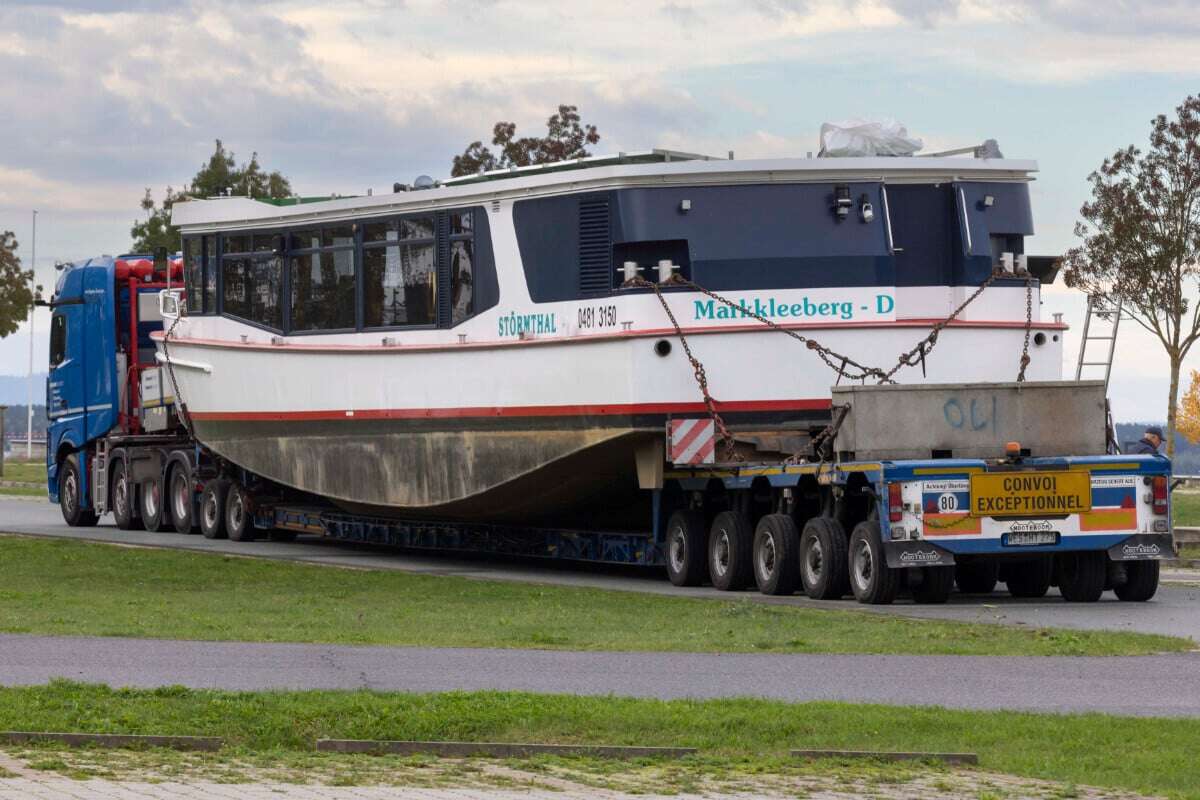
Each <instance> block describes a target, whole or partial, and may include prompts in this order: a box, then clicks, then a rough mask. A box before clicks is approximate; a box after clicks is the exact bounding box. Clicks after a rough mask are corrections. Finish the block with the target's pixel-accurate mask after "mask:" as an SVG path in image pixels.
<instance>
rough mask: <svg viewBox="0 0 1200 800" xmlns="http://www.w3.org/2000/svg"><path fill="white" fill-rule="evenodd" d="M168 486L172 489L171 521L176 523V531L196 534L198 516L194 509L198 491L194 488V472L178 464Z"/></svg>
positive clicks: (172, 471)
mask: <svg viewBox="0 0 1200 800" xmlns="http://www.w3.org/2000/svg"><path fill="white" fill-rule="evenodd" d="M167 485H168V486H170V487H171V521H172V522H174V523H175V530H177V531H179V532H180V533H193V532H195V529H196V520H195V517H196V515H195V513H193V511H192V509H193V507H194V506H195V498H194V497H193V495H194V494H195V493H196V490H195V489H194V488H192V471H191V470H190V469H188V468H187V467H185V466H183V465H182V464H176V465H175V469H173V470H171V479H170V482H169V483H168V484H167Z"/></svg>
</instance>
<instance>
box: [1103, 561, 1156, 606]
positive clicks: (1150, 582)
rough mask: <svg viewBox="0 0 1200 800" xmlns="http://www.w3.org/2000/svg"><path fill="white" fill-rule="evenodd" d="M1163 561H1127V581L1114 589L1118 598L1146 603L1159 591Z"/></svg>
mask: <svg viewBox="0 0 1200 800" xmlns="http://www.w3.org/2000/svg"><path fill="white" fill-rule="evenodd" d="M1161 569H1162V562H1161V561H1126V562H1125V575H1126V580H1125V583H1123V584H1121V585H1120V586H1118V587H1116V588H1115V589H1113V592H1114V593H1115V594H1116V595H1117V597H1118V599H1121V600H1124V601H1126V602H1130V603H1144V602H1145V601H1147V600H1149V599H1150V598H1151V597H1154V595H1155V593H1156V592H1158V575H1159V571H1160V570H1161Z"/></svg>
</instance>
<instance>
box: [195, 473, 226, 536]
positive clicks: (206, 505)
mask: <svg viewBox="0 0 1200 800" xmlns="http://www.w3.org/2000/svg"><path fill="white" fill-rule="evenodd" d="M228 492H229V481H224V480H219V479H218V480H211V481H208V482H207V483H205V484H204V491H202V492H201V493H200V533H201V534H203V535H204V538H205V539H224V538H225V535H226V534H225V495H226V494H228Z"/></svg>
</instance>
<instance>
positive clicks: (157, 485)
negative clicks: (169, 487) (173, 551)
mask: <svg viewBox="0 0 1200 800" xmlns="http://www.w3.org/2000/svg"><path fill="white" fill-rule="evenodd" d="M163 499H164V498H163V488H162V478H161V477H157V476H156V477H154V478H151V479H150V480H148V481H146V482H145V483H143V484H142V492H141V501H142V524H143V525H144V526H146V530H148V531H150V532H151V533H157V532H158V531H161V530H162V529H163V528H165V527H167V525H169V524H170V519H169V518H168V516H167V509H166V508H165V507H164V506H163Z"/></svg>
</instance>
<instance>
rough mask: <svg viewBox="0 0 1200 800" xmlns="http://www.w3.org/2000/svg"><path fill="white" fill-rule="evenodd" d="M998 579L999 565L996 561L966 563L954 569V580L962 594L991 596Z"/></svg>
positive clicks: (957, 565)
mask: <svg viewBox="0 0 1200 800" xmlns="http://www.w3.org/2000/svg"><path fill="white" fill-rule="evenodd" d="M999 579H1000V564H999V562H997V561H993V560H989V561H968V562H967V563H965V564H956V565H955V567H954V580H955V582H956V583H957V584H958V590H959V591H960V592H962V593H963V594H991V593H992V592H994V591H995V590H996V582H997V581H998V580H999Z"/></svg>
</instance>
